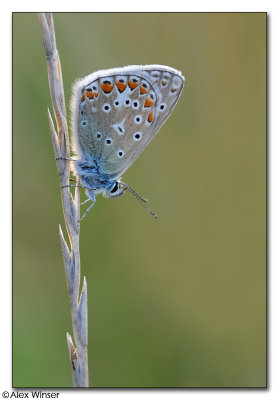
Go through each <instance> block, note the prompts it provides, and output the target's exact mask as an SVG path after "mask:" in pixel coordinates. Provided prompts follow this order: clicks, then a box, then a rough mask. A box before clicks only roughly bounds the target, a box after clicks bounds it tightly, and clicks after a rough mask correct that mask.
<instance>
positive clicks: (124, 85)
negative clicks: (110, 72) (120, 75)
mask: <svg viewBox="0 0 279 400" xmlns="http://www.w3.org/2000/svg"><path fill="white" fill-rule="evenodd" d="M116 86H117V87H118V90H119V92H120V93H122V92H123V91H124V90H125V89H126V86H127V85H126V84H125V83H123V82H116Z"/></svg>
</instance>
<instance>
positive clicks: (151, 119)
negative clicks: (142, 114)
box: [148, 112, 153, 122]
mask: <svg viewBox="0 0 279 400" xmlns="http://www.w3.org/2000/svg"><path fill="white" fill-rule="evenodd" d="M152 121H153V112H151V113H150V114H149V115H148V122H152Z"/></svg>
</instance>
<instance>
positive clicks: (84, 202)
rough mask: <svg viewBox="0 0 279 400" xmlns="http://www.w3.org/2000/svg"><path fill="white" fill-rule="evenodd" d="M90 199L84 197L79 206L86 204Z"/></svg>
mask: <svg viewBox="0 0 279 400" xmlns="http://www.w3.org/2000/svg"><path fill="white" fill-rule="evenodd" d="M90 200H91V199H86V200H85V201H83V202H82V203H80V205H81V206H83V204H86V203H88V202H89V201H90Z"/></svg>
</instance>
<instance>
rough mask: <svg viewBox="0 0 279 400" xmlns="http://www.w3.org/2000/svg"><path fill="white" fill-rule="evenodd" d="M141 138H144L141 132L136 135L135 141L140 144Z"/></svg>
mask: <svg viewBox="0 0 279 400" xmlns="http://www.w3.org/2000/svg"><path fill="white" fill-rule="evenodd" d="M141 137H142V133H141V132H136V133H134V140H135V141H136V142H138V141H139V140H140V139H141Z"/></svg>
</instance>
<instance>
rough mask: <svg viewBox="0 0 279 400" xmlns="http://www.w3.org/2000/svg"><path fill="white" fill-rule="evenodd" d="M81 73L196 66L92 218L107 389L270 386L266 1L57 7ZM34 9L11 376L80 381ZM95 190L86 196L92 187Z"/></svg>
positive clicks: (94, 355) (16, 145)
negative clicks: (237, 7)
mask: <svg viewBox="0 0 279 400" xmlns="http://www.w3.org/2000/svg"><path fill="white" fill-rule="evenodd" d="M54 23H55V28H56V40H57V47H58V50H59V53H60V58H61V63H62V71H63V79H64V86H65V96H66V101H67V104H69V99H70V95H71V85H72V82H73V81H74V80H75V79H76V78H78V77H83V76H85V75H88V74H90V73H92V72H93V71H96V70H98V69H105V68H111V67H120V66H124V65H129V64H165V65H169V66H172V67H174V68H177V69H179V70H181V71H182V72H183V74H184V75H185V76H186V85H185V88H184V91H183V93H182V96H181V98H180V100H179V102H178V104H177V106H176V108H175V110H174V112H173V114H172V115H171V117H170V118H169V119H168V121H167V122H166V124H165V125H164V126H163V127H162V128H161V130H160V133H159V134H158V135H157V136H156V138H155V139H154V140H153V141H152V143H151V144H150V145H149V146H148V148H147V149H146V150H145V151H144V153H143V154H142V155H141V157H140V158H139V159H138V160H137V161H136V162H135V164H134V165H133V166H132V167H131V168H130V169H129V170H128V171H127V172H126V173H125V182H127V183H128V184H129V185H131V186H132V187H133V188H134V189H135V190H136V191H137V192H139V193H140V194H142V195H143V196H146V197H147V198H148V199H149V200H150V207H151V209H152V210H154V211H155V212H156V213H158V215H159V219H158V220H154V219H153V218H152V217H150V216H149V215H148V214H147V213H146V212H145V211H144V210H143V208H142V207H140V206H139V204H138V203H137V202H136V201H135V199H134V198H133V196H131V195H130V194H128V193H127V194H126V195H125V196H124V197H123V198H121V199H119V200H117V201H112V200H109V199H104V198H103V197H102V196H98V198H97V203H96V205H95V206H94V208H93V210H92V211H91V212H90V214H88V216H87V217H86V219H85V220H84V222H83V223H82V229H81V265H82V276H83V275H85V276H86V278H87V282H88V312H89V373H90V384H91V386H94V387H228V386H229V387H247V386H249V387H251V386H252V387H263V386H265V385H266V242H265V238H266V192H265V188H266V14H264V13H257V14H251V13H231V14H224V13H219V14H214V13H213V14H206V13H205V14H202V13H201V14H199V13H197V14H195V13H194V14H191V13H189V14H188V13H184V14H183V13H181V14H177V13H173V14H170V13H138V14H137V13H116V14H113V13H109V14H105V13H100V14H94V13H92V14H90V13H88V14H83V13H80V14H75V13H72V14H67V13H61V14H54ZM48 107H51V100H50V94H49V88H48V80H47V70H46V60H45V54H44V50H43V44H42V40H41V34H40V29H39V23H38V17H37V14H32V13H25V14H24V13H16V14H13V386H15V387H33V386H40V387H71V386H72V379H71V371H70V365H69V360H68V348H67V344H66V332H67V331H69V332H72V330H71V318H70V310H69V301H68V294H67V289H66V280H65V273H64V267H63V262H62V255H61V248H60V242H59V236H58V224H59V223H60V224H62V226H63V227H64V223H63V215H62V210H61V201H60V191H59V183H58V176H57V171H56V165H55V161H54V155H53V149H52V143H51V137H50V131H49V127H48V119H47V108H48ZM82 199H85V195H84V193H83V194H82Z"/></svg>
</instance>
